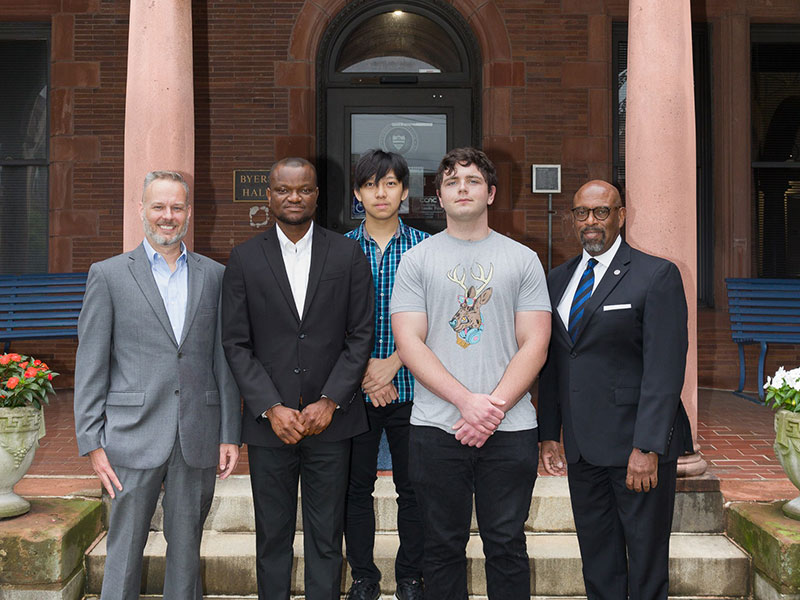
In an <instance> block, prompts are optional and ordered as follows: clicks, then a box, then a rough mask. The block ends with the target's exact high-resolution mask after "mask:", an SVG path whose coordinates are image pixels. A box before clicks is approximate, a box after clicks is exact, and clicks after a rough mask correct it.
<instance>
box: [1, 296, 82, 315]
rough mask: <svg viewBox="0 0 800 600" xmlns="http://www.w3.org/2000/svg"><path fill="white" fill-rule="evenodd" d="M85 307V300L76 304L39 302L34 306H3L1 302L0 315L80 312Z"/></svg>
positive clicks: (19, 304) (18, 304)
mask: <svg viewBox="0 0 800 600" xmlns="http://www.w3.org/2000/svg"><path fill="white" fill-rule="evenodd" d="M81 306H83V300H82V299H81V300H76V301H74V302H62V301H59V300H54V301H53V302H37V303H34V304H27V303H16V304H3V303H2V302H0V314H5V313H10V312H20V311H27V310H61V309H64V310H78V311H80V309H81Z"/></svg>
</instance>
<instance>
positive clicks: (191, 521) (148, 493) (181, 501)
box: [100, 436, 216, 600]
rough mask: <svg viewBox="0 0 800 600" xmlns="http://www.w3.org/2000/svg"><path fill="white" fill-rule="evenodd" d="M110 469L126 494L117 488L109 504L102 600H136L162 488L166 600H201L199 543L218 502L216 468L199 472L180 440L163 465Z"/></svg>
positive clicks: (201, 583)
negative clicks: (184, 456)
mask: <svg viewBox="0 0 800 600" xmlns="http://www.w3.org/2000/svg"><path fill="white" fill-rule="evenodd" d="M112 466H113V467H114V471H115V472H116V474H117V477H118V478H119V481H120V483H121V484H122V491H121V492H120V491H119V490H117V491H116V498H114V499H113V500H112V501H111V518H110V521H109V524H108V535H107V546H108V555H107V557H106V564H105V572H104V574H103V590H102V593H101V596H100V598H101V600H138V598H139V592H140V590H141V587H142V582H141V579H142V553H143V551H144V546H145V544H146V543H147V534H148V531H149V529H150V520H151V519H152V517H153V513H154V512H155V509H156V503H157V502H158V495H159V493H160V492H161V485H162V484H163V485H164V499H163V501H162V503H161V504H162V506H163V508H164V537H165V538H166V540H167V563H166V573H165V576H164V598H168V599H169V600H202V597H203V582H202V578H201V573H200V540H201V538H202V536H203V523H204V522H205V520H206V516H208V511H209V509H210V508H211V501H212V500H213V499H214V483H215V476H216V467H210V468H208V469H195V468H193V467H190V466H189V465H187V464H186V461H185V460H184V458H183V454H182V453H181V448H180V442H178V440H177V436H176V441H175V445H174V446H173V448H172V453H171V454H170V456H169V459H168V460H167V462H166V463H164V464H163V465H161V466H160V467H157V468H155V469H129V468H127V467H119V466H116V465H112Z"/></svg>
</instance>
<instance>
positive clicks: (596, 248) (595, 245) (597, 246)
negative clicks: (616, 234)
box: [581, 231, 606, 253]
mask: <svg viewBox="0 0 800 600" xmlns="http://www.w3.org/2000/svg"><path fill="white" fill-rule="evenodd" d="M605 245H606V232H605V231H603V232H602V237H601V238H600V239H599V240H592V241H590V240H585V239H584V238H583V232H581V246H583V249H584V250H586V251H587V252H590V253H591V252H595V253H597V252H602V251H603V246H605Z"/></svg>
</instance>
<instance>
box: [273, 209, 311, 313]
mask: <svg viewBox="0 0 800 600" xmlns="http://www.w3.org/2000/svg"><path fill="white" fill-rule="evenodd" d="M275 229H276V230H277V234H278V243H279V244H280V246H281V255H282V256H283V264H284V266H285V267H286V275H287V276H288V277H289V285H290V286H291V288H292V296H293V297H294V305H295V306H296V307H297V314H298V315H299V316H300V318H301V319H302V318H303V306H304V305H305V303H306V289H307V288H308V273H309V271H310V270H311V240H312V237H313V233H314V222H313V221H312V222H311V227H309V228H308V231H307V232H306V234H305V235H304V236H303V237H302V238H300V240H298V242H297V243H296V244H295V243H294V242H292V240H290V239H289V238H288V237H286V234H285V233H283V231H281V228H280V227H279V226H278V225H275Z"/></svg>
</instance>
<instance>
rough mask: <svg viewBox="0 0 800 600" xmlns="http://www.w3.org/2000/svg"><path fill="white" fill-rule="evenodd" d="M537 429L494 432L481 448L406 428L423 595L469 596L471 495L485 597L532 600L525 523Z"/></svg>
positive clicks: (441, 598)
mask: <svg viewBox="0 0 800 600" xmlns="http://www.w3.org/2000/svg"><path fill="white" fill-rule="evenodd" d="M538 439H539V436H538V430H536V429H529V430H526V431H514V432H504V431H499V432H496V433H495V434H494V435H492V436H491V437H490V438H489V439H488V440H487V442H486V444H484V446H483V447H482V448H474V447H469V446H464V445H462V444H461V443H460V442H459V441H458V440H456V439H455V436H454V435H452V434H450V433H447V432H445V431H443V430H441V429H438V428H436V427H417V426H414V425H412V426H411V435H410V453H409V470H410V473H411V481H412V483H413V485H414V490H415V491H416V493H417V502H418V503H419V506H420V510H421V512H422V521H423V524H424V529H425V558H424V561H423V573H424V576H425V598H426V599H427V600H466V599H467V558H466V552H465V549H466V545H467V540H468V539H469V533H470V522H471V520H472V497H473V494H474V496H475V512H476V516H477V518H478V531H479V532H480V536H481V541H482V542H483V552H484V555H485V556H486V586H487V591H488V595H489V598H490V600H530V595H531V590H530V581H531V572H530V562H529V560H528V551H527V546H526V543H525V521H526V520H527V518H528V512H529V510H530V506H531V494H532V493H533V484H534V483H535V482H536V469H537V466H538V463H539V447H538Z"/></svg>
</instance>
